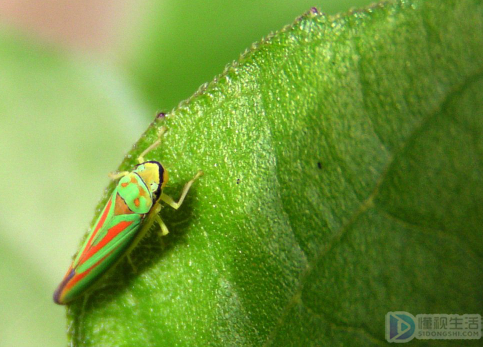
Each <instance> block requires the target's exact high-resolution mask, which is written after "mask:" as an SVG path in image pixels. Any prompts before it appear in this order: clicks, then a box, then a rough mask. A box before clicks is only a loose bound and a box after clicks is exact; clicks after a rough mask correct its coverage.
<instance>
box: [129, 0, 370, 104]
mask: <svg viewBox="0 0 483 347" xmlns="http://www.w3.org/2000/svg"><path fill="white" fill-rule="evenodd" d="M370 2H372V1H370V0H342V1H324V2H322V3H314V2H313V1H311V0H298V1H293V0H282V1H280V0H268V1H224V0H214V1H203V0H196V1H187V0H178V1H166V2H159V1H158V2H152V4H150V5H146V6H147V8H146V9H145V11H144V14H145V16H144V17H142V18H141V19H140V25H139V26H137V27H136V28H134V29H133V30H130V32H129V33H128V34H126V35H125V37H129V38H130V40H129V42H127V43H125V45H124V46H123V49H124V50H125V52H124V53H123V54H120V57H121V58H122V59H124V62H125V64H124V66H125V67H126V68H127V70H128V71H129V75H130V77H131V81H132V84H133V85H134V86H135V88H137V89H138V90H139V91H140V92H141V93H140V95H141V96H142V97H143V98H144V100H145V101H146V103H147V105H149V106H151V107H153V108H156V109H157V108H160V107H161V108H162V109H164V110H171V108H173V107H174V106H176V105H177V104H178V103H179V102H180V101H181V100H184V99H186V98H188V97H189V96H190V95H191V94H193V92H194V91H195V90H197V89H198V87H199V86H200V85H201V84H203V83H205V82H209V81H211V80H212V79H213V76H216V75H218V74H220V73H221V71H223V68H224V67H225V66H226V65H227V64H229V63H231V62H232V61H234V60H236V59H238V57H239V55H240V54H241V53H243V51H244V50H245V49H248V48H249V47H250V46H251V44H252V43H254V42H256V41H259V40H260V39H261V38H262V37H264V36H267V35H268V33H270V32H272V31H275V30H279V29H280V28H282V27H283V26H285V25H287V24H289V23H291V22H292V21H293V20H294V18H295V17H296V16H299V15H301V14H302V13H304V12H306V11H308V10H309V9H310V8H311V7H312V6H319V5H320V8H321V10H322V11H324V12H326V13H336V12H338V11H343V10H347V9H348V8H349V7H351V6H362V5H367V4H368V3H370Z"/></svg>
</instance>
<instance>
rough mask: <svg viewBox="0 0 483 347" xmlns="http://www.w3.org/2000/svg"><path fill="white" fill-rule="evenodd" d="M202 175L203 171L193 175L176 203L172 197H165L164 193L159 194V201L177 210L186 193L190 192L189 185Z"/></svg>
mask: <svg viewBox="0 0 483 347" xmlns="http://www.w3.org/2000/svg"><path fill="white" fill-rule="evenodd" d="M202 175H203V171H201V170H200V171H198V172H197V173H196V175H195V177H193V178H192V179H191V180H189V181H188V182H187V183H186V184H185V186H184V188H183V191H182V192H181V196H180V198H179V200H178V202H176V201H174V200H173V198H172V197H170V196H169V195H166V194H164V193H161V200H163V201H164V202H165V203H167V204H168V205H169V206H171V207H172V208H174V209H175V210H177V209H178V208H179V207H180V206H181V204H183V201H184V198H185V197H186V194H188V191H189V190H190V188H191V185H192V184H193V182H194V181H196V180H197V179H198V178H199V177H200V176H202Z"/></svg>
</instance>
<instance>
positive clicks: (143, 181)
mask: <svg viewBox="0 0 483 347" xmlns="http://www.w3.org/2000/svg"><path fill="white" fill-rule="evenodd" d="M166 131H167V128H166V127H164V126H163V127H161V128H160V131H159V134H158V140H157V141H155V142H154V143H153V144H152V145H151V146H149V147H148V148H146V149H145V150H144V151H143V152H142V153H141V155H140V156H139V157H138V159H137V160H138V163H139V164H138V165H136V166H135V167H134V169H133V171H132V172H128V171H124V172H119V173H116V174H110V175H109V176H110V177H111V179H113V180H117V179H120V180H119V182H118V184H117V186H116V188H115V189H114V191H113V192H112V194H111V196H110V198H109V200H108V201H107V203H106V206H105V207H104V209H103V210H102V213H101V214H100V216H99V218H98V219H97V221H96V222H95V224H94V226H93V228H92V229H91V231H90V232H89V234H88V236H87V238H86V240H85V241H84V243H83V245H82V247H81V249H80V250H79V252H78V253H77V255H76V256H75V258H74V261H73V262H72V264H71V265H70V267H69V269H68V270H67V273H66V274H65V276H64V279H63V280H62V282H61V283H60V285H59V287H58V288H57V290H56V291H55V292H54V302H55V303H57V304H59V305H64V304H67V303H68V302H70V301H71V300H73V299H75V298H77V297H79V296H80V295H82V294H83V293H84V292H85V291H86V290H87V289H88V288H90V287H91V286H92V285H93V284H94V283H95V282H96V280H98V279H99V278H100V277H101V276H102V275H103V274H104V273H106V272H107V271H108V270H109V269H110V268H112V267H113V266H114V265H115V264H117V262H118V261H119V260H120V259H121V258H122V257H123V255H126V254H127V255H129V252H130V251H131V249H132V248H134V247H135V245H136V244H137V243H138V242H139V240H140V239H141V238H142V237H143V236H144V234H145V233H146V232H147V231H148V230H149V229H150V227H151V226H152V224H153V222H154V221H156V222H157V223H158V224H159V226H160V228H161V234H162V235H166V234H168V228H167V227H166V225H165V224H164V222H163V221H162V219H161V218H160V217H159V214H158V213H159V211H160V210H161V204H160V203H161V201H163V202H164V203H166V204H168V205H169V206H171V207H173V208H174V209H178V208H179V207H180V206H181V204H182V203H183V201H184V199H185V197H186V194H188V191H189V189H190V187H191V185H192V184H193V182H194V181H195V180H196V179H197V178H198V177H200V176H201V175H203V171H198V173H197V174H196V175H195V176H194V177H193V179H191V180H190V181H188V182H187V183H186V185H185V186H184V188H183V191H182V193H181V196H180V198H179V200H178V202H175V201H174V200H173V198H171V197H170V196H168V195H166V194H164V193H163V188H164V187H165V185H166V183H167V182H168V172H167V171H166V170H165V169H164V167H163V165H161V163H159V162H157V161H154V160H149V161H146V160H144V156H145V155H147V154H148V153H149V152H150V151H151V150H153V149H154V148H156V147H157V146H158V145H159V144H160V143H161V137H162V136H163V134H164V133H165V132H166Z"/></svg>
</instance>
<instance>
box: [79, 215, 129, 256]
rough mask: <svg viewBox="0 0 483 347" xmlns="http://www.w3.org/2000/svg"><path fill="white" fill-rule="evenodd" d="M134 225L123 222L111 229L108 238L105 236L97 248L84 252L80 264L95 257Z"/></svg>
mask: <svg viewBox="0 0 483 347" xmlns="http://www.w3.org/2000/svg"><path fill="white" fill-rule="evenodd" d="M132 223H133V222H132V221H122V222H119V223H117V224H116V225H115V226H113V227H112V228H110V229H109V230H108V231H107V234H106V236H104V237H103V238H102V240H101V241H99V242H98V243H97V244H96V245H95V246H92V247H90V248H89V249H86V251H84V254H83V255H82V260H81V261H80V262H79V264H81V263H83V262H85V261H86V260H88V259H89V258H90V257H92V256H93V255H95V254H96V253H97V252H98V251H99V250H100V249H102V248H103V247H104V246H105V245H107V244H108V243H109V242H110V241H111V240H112V239H113V238H115V237H116V236H117V235H118V234H119V233H121V232H122V231H124V230H125V229H126V228H127V227H128V226H130V225H131V224H132Z"/></svg>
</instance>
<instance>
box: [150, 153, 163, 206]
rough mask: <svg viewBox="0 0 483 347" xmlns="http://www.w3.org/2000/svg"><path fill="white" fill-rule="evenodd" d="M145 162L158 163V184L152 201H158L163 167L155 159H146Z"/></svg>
mask: <svg viewBox="0 0 483 347" xmlns="http://www.w3.org/2000/svg"><path fill="white" fill-rule="evenodd" d="M145 163H151V164H156V165H158V170H159V171H158V173H159V185H158V189H156V191H155V192H154V201H158V199H159V197H160V196H161V186H162V185H163V182H164V167H163V165H161V163H160V162H159V161H156V160H149V161H146V162H145Z"/></svg>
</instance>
